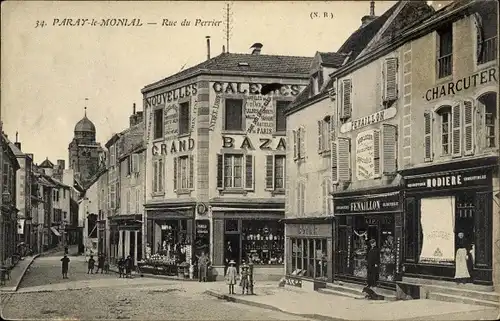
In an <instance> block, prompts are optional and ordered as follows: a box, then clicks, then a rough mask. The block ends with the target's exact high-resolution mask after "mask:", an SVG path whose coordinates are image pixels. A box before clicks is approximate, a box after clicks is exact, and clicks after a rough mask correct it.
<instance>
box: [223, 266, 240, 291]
mask: <svg viewBox="0 0 500 321" xmlns="http://www.w3.org/2000/svg"><path fill="white" fill-rule="evenodd" d="M235 264H236V263H235V262H234V261H233V260H231V261H229V267H228V268H227V271H226V282H227V285H228V286H229V294H234V285H235V284H236V278H237V277H238V270H236V267H235V266H234V265H235Z"/></svg>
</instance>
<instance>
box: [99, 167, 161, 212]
mask: <svg viewBox="0 0 500 321" xmlns="http://www.w3.org/2000/svg"><path fill="white" fill-rule="evenodd" d="M155 192H158V162H157V161H154V162H153V193H155ZM108 203H109V202H108Z"/></svg>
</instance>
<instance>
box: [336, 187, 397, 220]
mask: <svg viewBox="0 0 500 321" xmlns="http://www.w3.org/2000/svg"><path fill="white" fill-rule="evenodd" d="M333 203H334V214H335V215H349V214H369V213H384V212H397V211H400V209H401V202H400V195H399V192H393V193H385V194H378V195H365V196H357V197H339V198H335V199H334V201H333Z"/></svg>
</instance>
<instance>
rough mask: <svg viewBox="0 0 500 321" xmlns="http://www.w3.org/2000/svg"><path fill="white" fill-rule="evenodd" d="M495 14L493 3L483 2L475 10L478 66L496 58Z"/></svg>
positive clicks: (495, 8) (496, 29)
mask: <svg viewBox="0 0 500 321" xmlns="http://www.w3.org/2000/svg"><path fill="white" fill-rule="evenodd" d="M497 14H498V13H497V5H496V3H495V1H485V2H483V3H481V6H479V7H478V8H477V14H476V15H475V22H476V34H477V38H476V39H477V42H476V44H477V61H478V64H484V63H487V62H490V61H494V60H496V58H497V54H498V52H497V50H498V47H497V46H498V45H497V41H498V40H497V39H498V38H497V33H498V22H497Z"/></svg>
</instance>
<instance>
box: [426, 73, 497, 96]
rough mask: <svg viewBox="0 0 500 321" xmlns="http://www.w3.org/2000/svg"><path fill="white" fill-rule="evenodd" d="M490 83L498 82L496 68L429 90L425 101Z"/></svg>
mask: <svg viewBox="0 0 500 321" xmlns="http://www.w3.org/2000/svg"><path fill="white" fill-rule="evenodd" d="M492 81H495V82H496V81H498V78H497V67H492V68H489V69H486V70H482V71H480V72H478V73H475V74H472V75H469V76H467V77H465V78H461V79H458V80H456V81H450V82H448V83H444V84H442V85H439V86H436V87H434V88H430V89H428V90H427V91H426V92H425V100H427V101H432V100H435V99H439V98H443V97H446V96H449V95H455V94H456V93H458V92H460V91H462V90H467V89H469V88H475V87H477V86H479V85H485V84H487V83H490V82H492Z"/></svg>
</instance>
